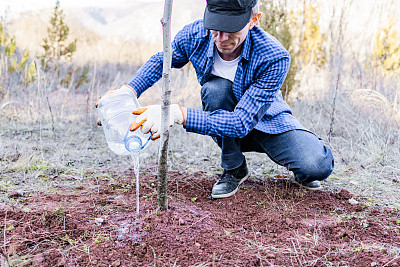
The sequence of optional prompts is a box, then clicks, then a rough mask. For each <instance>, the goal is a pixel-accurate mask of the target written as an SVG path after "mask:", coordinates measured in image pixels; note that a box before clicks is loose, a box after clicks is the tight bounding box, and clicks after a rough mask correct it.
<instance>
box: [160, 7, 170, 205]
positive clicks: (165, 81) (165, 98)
mask: <svg viewBox="0 0 400 267" xmlns="http://www.w3.org/2000/svg"><path fill="white" fill-rule="evenodd" d="M171 13H172V0H165V3H164V15H163V18H162V19H161V24H162V27H163V46H164V49H163V53H164V59H163V60H164V63H163V76H162V105H161V111H162V112H161V130H162V131H161V144H160V153H159V158H158V186H157V199H158V206H159V207H160V208H161V209H162V210H167V209H168V193H167V181H168V164H167V159H168V141H169V112H170V110H169V106H170V102H171V87H170V81H171V79H170V74H171V61H172V51H171V50H172V49H171Z"/></svg>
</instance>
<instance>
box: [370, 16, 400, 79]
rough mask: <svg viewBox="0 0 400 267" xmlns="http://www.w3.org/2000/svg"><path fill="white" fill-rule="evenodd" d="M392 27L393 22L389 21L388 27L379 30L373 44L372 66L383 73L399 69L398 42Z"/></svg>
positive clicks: (399, 43)
mask: <svg viewBox="0 0 400 267" xmlns="http://www.w3.org/2000/svg"><path fill="white" fill-rule="evenodd" d="M394 26H395V24H394V20H393V19H392V18H391V19H389V22H388V25H387V26H386V27H384V28H382V29H380V30H379V32H378V34H377V35H376V38H375V42H374V50H373V61H374V63H375V64H374V65H375V66H377V67H378V68H380V69H381V70H382V71H383V72H389V71H398V70H399V69H400V40H399V36H398V34H397V30H396V29H395V27H394Z"/></svg>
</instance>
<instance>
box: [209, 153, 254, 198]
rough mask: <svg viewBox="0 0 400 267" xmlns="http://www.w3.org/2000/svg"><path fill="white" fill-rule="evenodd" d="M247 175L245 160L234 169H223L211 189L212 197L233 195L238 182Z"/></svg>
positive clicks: (236, 189) (240, 182)
mask: <svg viewBox="0 0 400 267" xmlns="http://www.w3.org/2000/svg"><path fill="white" fill-rule="evenodd" d="M248 177H249V171H248V169H247V164H246V160H244V162H243V164H242V165H241V166H240V167H238V168H236V169H234V170H229V171H227V170H224V171H223V173H222V175H221V178H219V180H218V181H217V182H216V183H215V184H214V185H213V188H212V191H211V197H212V198H225V197H230V196H232V195H234V194H235V193H236V192H237V191H238V189H239V186H240V184H242V183H243V182H244V181H245V180H246V179H247V178H248Z"/></svg>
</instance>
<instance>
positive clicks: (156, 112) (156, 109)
mask: <svg viewBox="0 0 400 267" xmlns="http://www.w3.org/2000/svg"><path fill="white" fill-rule="evenodd" d="M132 113H133V114H135V115H139V116H137V117H136V119H135V121H133V123H132V125H131V131H135V130H136V129H138V128H139V127H140V126H142V127H141V130H142V132H143V133H148V132H151V133H152V134H153V136H152V137H151V139H153V140H155V139H158V138H160V136H161V105H151V106H146V107H143V108H137V109H134V110H133V111H132ZM184 121H185V116H184V115H183V111H182V109H181V107H180V106H179V105H177V104H172V105H170V113H169V127H172V126H173V125H174V124H175V123H176V124H183V123H184Z"/></svg>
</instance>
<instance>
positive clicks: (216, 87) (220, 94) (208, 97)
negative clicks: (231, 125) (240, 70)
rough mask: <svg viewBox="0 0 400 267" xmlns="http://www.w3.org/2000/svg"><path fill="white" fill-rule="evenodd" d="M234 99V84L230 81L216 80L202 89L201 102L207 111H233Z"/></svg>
mask: <svg viewBox="0 0 400 267" xmlns="http://www.w3.org/2000/svg"><path fill="white" fill-rule="evenodd" d="M233 98H234V96H233V92H232V82H230V81H229V80H226V79H223V78H214V79H212V80H210V81H209V82H207V83H205V84H204V85H203V86H202V87H201V101H202V104H203V109H204V110H206V111H214V110H217V109H224V110H229V111H232V110H233V109H234V107H235V103H234V99H233Z"/></svg>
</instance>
